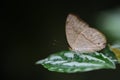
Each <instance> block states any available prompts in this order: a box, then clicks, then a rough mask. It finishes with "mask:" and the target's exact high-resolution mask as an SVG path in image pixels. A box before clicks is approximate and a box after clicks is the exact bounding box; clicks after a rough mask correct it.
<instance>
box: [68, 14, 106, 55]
mask: <svg viewBox="0 0 120 80" xmlns="http://www.w3.org/2000/svg"><path fill="white" fill-rule="evenodd" d="M66 37H67V41H68V43H69V45H70V47H71V49H72V50H73V51H76V52H79V53H92V52H96V51H100V50H101V49H103V48H105V46H106V38H105V36H104V35H103V34H102V33H101V32H99V31H98V30H96V29H94V28H91V27H89V25H88V24H87V23H85V22H84V21H83V20H81V19H80V18H78V17H77V16H76V15H73V14H69V15H68V16H67V20H66Z"/></svg>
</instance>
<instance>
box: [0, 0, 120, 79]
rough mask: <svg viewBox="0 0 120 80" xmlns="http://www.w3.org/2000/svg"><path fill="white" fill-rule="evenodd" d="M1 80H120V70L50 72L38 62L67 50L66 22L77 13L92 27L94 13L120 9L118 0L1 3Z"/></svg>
mask: <svg viewBox="0 0 120 80" xmlns="http://www.w3.org/2000/svg"><path fill="white" fill-rule="evenodd" d="M1 5H2V7H1V10H0V13H1V40H2V41H1V43H2V44H3V45H2V50H3V53H1V74H2V75H1V76H2V77H1V80H120V67H119V65H117V69H115V70H96V71H90V72H84V73H74V74H65V73H56V72H50V71H48V70H47V69H45V68H43V67H42V66H41V65H35V62H36V61H38V60H40V59H43V58H45V57H47V56H48V55H50V54H52V53H54V52H58V51H61V50H66V49H68V44H67V41H66V37H65V30H64V29H65V20H66V16H67V15H68V14H69V13H76V14H78V15H79V16H80V17H81V18H82V19H84V20H85V21H86V22H87V23H89V24H90V25H94V22H93V21H92V20H93V19H94V15H95V13H98V12H100V11H103V10H109V9H113V8H115V7H119V6H120V4H119V2H118V1H117V0H113V1H111V0H93V1H92V0H72V1H70V0H67V1H66V0H64V1H61V0H59V1H51V0H49V1H41V0H38V1H35V0H33V1H32V0H28V1H23V0H16V1H15V0H12V1H11V0H9V1H6V0H4V1H2V4H1Z"/></svg>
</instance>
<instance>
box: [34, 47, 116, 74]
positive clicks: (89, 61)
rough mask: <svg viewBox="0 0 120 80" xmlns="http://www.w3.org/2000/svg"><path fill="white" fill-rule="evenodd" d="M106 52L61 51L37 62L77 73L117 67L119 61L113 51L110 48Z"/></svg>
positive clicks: (59, 69)
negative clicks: (116, 63)
mask: <svg viewBox="0 0 120 80" xmlns="http://www.w3.org/2000/svg"><path fill="white" fill-rule="evenodd" d="M103 52H104V53H98V52H95V53H76V52H73V51H61V52H58V53H55V54H52V55H50V56H48V57H47V58H45V59H43V60H39V61H37V62H36V64H42V65H43V66H44V67H45V68H47V69H48V70H50V71H56V72H64V73H75V72H86V71H91V70H97V69H115V68H116V66H115V62H116V61H117V59H116V57H115V55H114V53H113V52H111V51H110V50H109V49H108V48H106V51H105V50H104V51H103Z"/></svg>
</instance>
